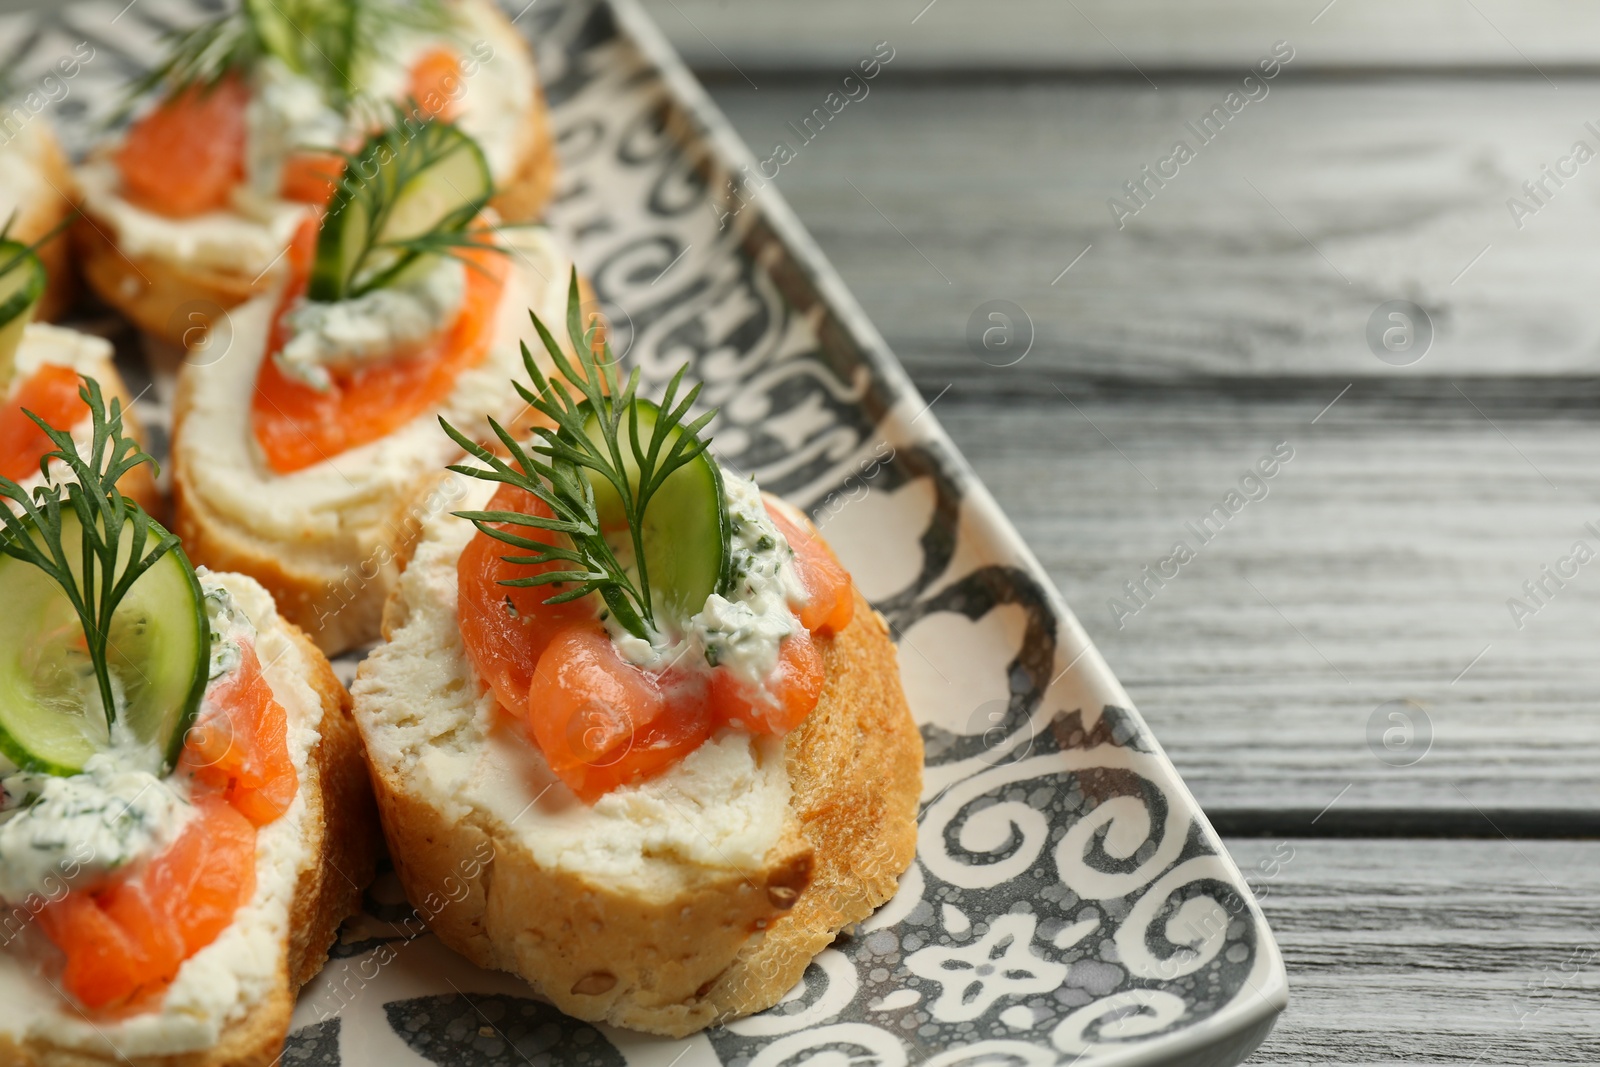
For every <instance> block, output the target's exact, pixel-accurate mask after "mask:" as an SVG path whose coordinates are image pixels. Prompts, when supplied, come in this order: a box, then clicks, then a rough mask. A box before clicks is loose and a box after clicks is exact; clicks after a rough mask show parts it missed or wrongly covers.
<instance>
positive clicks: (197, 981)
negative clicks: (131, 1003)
mask: <svg viewBox="0 0 1600 1067" xmlns="http://www.w3.org/2000/svg"><path fill="white" fill-rule="evenodd" d="M208 581H214V582H216V583H218V584H220V585H221V586H223V587H224V588H225V589H227V591H228V593H229V594H230V595H231V597H232V599H233V602H234V604H235V605H236V606H237V608H238V609H239V610H240V611H241V612H242V613H243V614H244V615H245V616H247V617H248V618H249V619H250V621H251V623H252V624H253V626H254V627H255V629H256V631H257V636H256V653H257V655H258V656H259V657H260V659H261V663H262V664H263V670H264V672H265V675H266V678H267V682H268V684H270V685H271V687H272V694H273V696H274V697H275V698H276V699H277V701H278V703H280V704H282V705H283V707H284V710H285V712H286V713H287V715H288V720H289V731H288V741H289V758H290V760H291V761H292V762H293V763H294V767H295V771H296V772H297V773H298V774H299V776H300V780H301V783H302V788H301V792H300V795H299V796H297V797H296V798H295V801H294V803H293V804H291V805H290V807H289V810H288V812H287V813H285V814H284V815H283V816H282V817H281V818H279V819H278V820H276V821H275V822H273V823H271V824H269V825H267V826H264V827H262V828H261V830H260V831H259V832H258V834H257V836H256V891H255V895H254V896H253V897H252V898H251V900H250V902H249V903H248V904H246V905H245V906H244V907H243V908H240V909H239V911H238V912H237V913H236V914H235V915H234V919H233V923H232V924H231V925H230V926H228V928H227V929H226V930H224V931H223V932H222V933H221V934H220V935H219V936H218V937H217V939H216V940H215V941H213V942H212V943H211V944H210V945H208V946H206V947H205V948H203V949H201V950H200V951H199V952H197V953H195V955H194V956H192V957H190V958H189V959H188V960H187V961H185V963H184V964H183V967H182V969H181V970H180V971H179V972H178V977H177V980H176V981H175V982H174V983H173V984H172V987H171V988H170V989H169V990H168V991H167V995H166V997H165V999H164V1000H163V1001H162V1005H161V1007H160V1008H159V1009H158V1010H154V1011H149V1012H144V1013H142V1014H139V1015H134V1016H131V1017H129V1018H126V1019H103V1020H99V1019H97V1020H93V1021H90V1020H88V1019H85V1018H84V1016H83V1015H82V1014H81V1013H79V1012H78V1011H77V1009H75V1008H73V1007H71V1006H69V1005H68V1004H66V1003H65V1002H64V1001H63V1000H62V999H61V996H60V994H58V993H57V992H56V991H55V990H54V989H52V988H51V986H50V984H49V983H48V982H46V981H44V980H43V979H42V978H41V977H40V976H39V974H38V973H37V971H36V970H35V969H34V966H33V965H32V964H31V963H30V962H28V961H27V960H26V959H25V958H24V957H23V956H22V955H20V954H19V953H18V952H16V951H15V947H16V946H15V943H13V944H12V945H11V947H10V948H8V949H4V950H0V1004H4V1005H5V1008H4V1010H0V1037H4V1038H9V1039H11V1040H13V1041H18V1042H20V1041H24V1040H27V1039H29V1038H37V1039H41V1040H47V1041H50V1042H53V1043H55V1044H59V1045H63V1046H66V1047H68V1048H74V1049H82V1050H85V1051H89V1052H92V1053H94V1054H96V1055H98V1056H101V1057H104V1058H107V1059H119V1058H121V1057H126V1056H161V1055H176V1054H179V1053H184V1052H194V1051H198V1050H201V1049H206V1048H209V1047H211V1046H213V1045H215V1044H216V1043H217V1041H218V1040H219V1038H220V1037H221V1034H222V1032H223V1030H224V1029H225V1028H226V1027H227V1026H228V1025H229V1024H230V1023H232V1022H234V1021H236V1020H238V1019H241V1018H243V1017H244V1016H245V1015H246V1014H247V1013H248V1012H250V1011H251V1010H252V1009H253V1008H255V1007H257V1006H258V1005H259V1004H260V1003H261V1002H262V1001H263V1000H264V998H266V997H267V995H268V994H269V993H270V992H271V990H272V989H273V988H274V986H275V985H276V984H277V983H278V982H279V981H280V972H281V969H282V967H283V954H284V951H285V948H284V946H285V944H286V941H287V938H288V934H289V912H290V907H291V905H292V903H293V900H294V892H295V886H296V884H297V882H298V881H299V878H300V873H301V871H302V870H303V869H304V868H305V866H306V865H307V863H309V862H310V860H311V855H310V851H309V850H310V843H309V842H308V840H307V835H308V834H309V833H311V832H312V827H311V825H310V819H309V813H308V808H307V800H306V794H305V788H304V783H305V781H306V772H307V768H308V766H309V764H310V760H311V753H312V750H313V749H314V748H315V746H316V743H317V739H318V737H319V736H320V729H321V723H322V701H321V698H320V697H319V696H318V695H317V692H316V690H315V689H313V688H312V687H311V684H310V683H309V682H308V681H307V680H306V679H307V677H308V675H309V673H310V669H311V665H310V664H309V663H307V662H306V660H305V657H304V654H303V653H302V652H301V650H300V646H299V645H297V644H295V643H294V641H293V640H292V639H291V638H290V637H289V634H288V631H286V630H285V629H284V628H283V626H282V625H281V623H280V621H279V618H278V615H277V612H276V610H275V609H274V607H273V603H272V598H271V597H270V596H269V595H268V594H267V592H266V590H264V589H262V588H261V586H259V585H257V584H256V583H255V582H254V581H253V580H251V579H249V578H246V577H244V576H242V575H237V574H215V575H211V576H210V577H209V579H208ZM0 920H4V922H5V923H6V924H7V925H6V926H5V929H6V934H5V937H4V939H3V940H8V941H13V942H20V941H22V940H24V939H25V938H22V937H13V935H12V933H11V930H12V925H11V924H17V926H16V928H17V929H25V928H26V927H27V926H28V925H30V924H31V923H32V921H33V919H32V916H31V915H29V914H28V913H27V911H26V909H23V910H22V911H21V912H18V911H17V910H16V909H7V910H6V913H5V914H4V915H3V916H0Z"/></svg>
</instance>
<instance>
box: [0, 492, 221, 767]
mask: <svg viewBox="0 0 1600 1067" xmlns="http://www.w3.org/2000/svg"><path fill="white" fill-rule="evenodd" d="M146 521H148V522H149V524H150V528H151V529H150V536H151V537H152V538H154V537H158V536H160V534H161V528H160V527H159V526H158V525H157V524H156V522H155V520H154V519H147V520H146ZM61 526H62V543H63V544H67V545H73V544H77V543H78V542H79V539H80V538H81V537H82V532H81V527H80V526H79V524H78V520H77V517H76V516H75V515H73V514H72V513H71V512H64V513H63V514H62V517H61ZM132 540H133V528H132V525H131V523H130V524H129V525H128V526H126V527H124V529H123V539H122V544H123V546H124V550H125V551H131V543H132ZM73 570H74V573H77V571H78V568H77V567H76V566H75V567H74V568H73ZM0 589H5V590H6V608H5V611H3V612H0V752H4V753H5V755H6V756H7V757H8V758H9V759H10V760H11V761H12V762H13V763H15V764H16V765H17V766H18V767H20V768H22V769H24V770H31V771H42V772H44V773H47V774H58V775H67V774H77V773H78V772H80V771H82V770H83V765H84V763H85V762H86V761H87V760H88V759H89V757H90V756H92V755H94V754H95V753H96V752H102V751H105V749H106V748H107V747H108V746H109V745H110V743H111V739H110V737H109V736H108V734H107V731H106V719H105V714H104V712H102V711H101V708H100V696H99V689H98V688H97V686H96V683H95V678H94V670H93V668H92V666H91V665H90V662H89V656H88V653H87V652H86V651H84V649H83V647H82V640H83V629H82V627H81V626H80V625H79V623H78V616H77V614H76V613H75V612H74V611H73V609H72V605H71V603H70V602H69V601H68V599H67V595H66V593H65V592H64V591H63V590H62V589H61V587H60V586H58V585H57V584H56V583H55V582H54V581H52V580H51V579H50V577H49V576H48V575H47V574H45V572H44V571H42V570H40V569H39V568H37V567H35V566H33V565H32V564H29V563H24V562H23V561H21V560H18V559H14V558H12V557H11V556H3V555H0ZM209 649H210V633H209V626H208V624H207V622H206V614H205V604H204V601H203V599H202V597H201V593H200V583H199V582H198V581H197V580H196V579H195V574H194V568H193V567H191V566H190V565H189V560H188V558H187V557H186V556H185V555H184V554H183V549H181V548H176V547H175V548H173V549H172V550H171V551H169V552H168V553H167V554H166V555H165V556H162V557H161V559H159V560H157V561H156V564H155V566H153V567H151V568H150V569H149V570H148V571H146V572H145V573H144V574H143V576H141V577H140V578H139V580H138V581H137V582H135V583H134V584H133V588H132V589H130V590H128V595H127V596H126V597H125V598H124V599H123V601H122V603H121V604H119V605H118V606H117V612H116V614H115V615H113V616H112V619H111V636H110V660H111V670H112V675H113V678H114V679H115V682H116V688H118V689H119V690H120V692H121V693H122V694H123V696H124V697H125V699H126V703H125V705H124V707H123V712H122V717H121V722H122V725H123V726H124V727H126V729H127V732H128V734H129V735H130V736H131V737H132V738H133V739H134V740H136V741H138V742H140V743H142V744H147V745H151V746H153V747H154V749H155V750H156V752H157V753H158V754H159V756H160V758H161V760H162V761H163V766H162V768H161V770H162V771H166V770H170V769H171V767H172V766H173V764H175V763H176V762H177V758H178V753H179V751H180V750H181V749H182V747H183V738H184V733H185V732H186V731H187V730H188V728H189V725H190V723H192V722H193V721H194V716H195V713H196V712H197V711H198V710H199V707H200V698H201V696H202V695H203V694H204V693H205V687H206V680H207V677H208V675H209V673H210V671H209V667H210V658H209Z"/></svg>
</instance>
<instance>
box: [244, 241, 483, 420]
mask: <svg viewBox="0 0 1600 1067" xmlns="http://www.w3.org/2000/svg"><path fill="white" fill-rule="evenodd" d="M421 267H422V269H420V270H417V271H415V273H414V276H411V277H406V278H402V279H401V280H400V281H398V282H397V283H396V284H395V285H391V286H384V287H383V288H380V289H374V290H372V291H371V292H369V293H364V294H362V295H361V296H357V297H352V298H350V299H348V300H332V301H321V300H301V301H300V302H299V303H298V304H296V305H295V306H294V307H292V308H290V309H289V312H288V314H287V315H285V317H284V321H285V325H286V326H288V328H289V340H288V341H287V342H285V343H284V346H283V349H282V351H280V352H279V353H278V354H277V355H276V356H275V357H274V358H275V359H276V360H277V361H278V366H279V368H280V369H281V370H282V371H283V372H284V373H285V374H287V375H288V376H290V377H292V378H295V379H298V380H299V381H301V382H304V383H305V384H306V385H309V386H310V387H311V388H313V389H316V390H318V391H319V392H320V391H325V390H327V389H328V388H329V386H330V385H332V378H331V377H330V376H329V373H328V372H329V369H330V368H335V367H339V368H345V367H358V366H361V365H363V364H367V363H375V362H382V361H384V360H388V359H394V358H404V354H405V353H407V352H416V351H418V350H419V349H420V348H421V347H422V345H423V343H424V342H425V341H427V340H428V339H429V338H431V337H434V336H436V335H437V334H439V333H440V332H441V331H443V330H444V329H445V328H446V327H447V326H449V325H450V323H451V322H453V321H454V320H455V317H456V314H457V313H458V312H459V311H460V310H461V301H462V299H463V298H464V297H465V296H466V292H467V278H466V270H467V268H466V267H465V266H464V265H463V264H462V263H461V262H460V261H459V260H457V259H454V258H451V257H449V256H438V257H434V258H433V260H432V263H431V265H430V264H426V263H424V264H422V265H421ZM407 273H408V274H411V273H412V272H411V271H410V270H409V269H408V272H407ZM397 353H399V354H400V355H399V356H397V355H396V354H397Z"/></svg>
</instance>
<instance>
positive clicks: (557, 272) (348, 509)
mask: <svg viewBox="0 0 1600 1067" xmlns="http://www.w3.org/2000/svg"><path fill="white" fill-rule="evenodd" d="M503 233H504V235H505V239H506V241H507V242H508V243H509V244H511V245H512V246H513V248H514V249H515V250H514V251H513V252H512V253H511V256H510V262H511V268H512V269H511V273H510V275H509V277H508V279H507V282H506V287H505V293H504V296H503V297H502V298H501V301H500V306H499V308H498V309H497V310H496V312H495V314H496V322H495V328H494V334H493V336H494V340H493V341H492V342H491V343H490V346H489V352H488V354H487V355H486V356H485V357H484V360H483V362H482V363H480V364H478V365H477V366H476V367H473V368H471V369H469V370H467V371H465V372H463V373H462V374H461V376H460V377H459V378H458V379H457V380H456V385H455V389H454V390H453V391H452V392H451V393H450V395H449V397H448V398H447V399H446V400H445V402H444V403H443V405H441V406H440V408H439V409H437V410H436V411H429V412H426V413H424V414H422V415H419V416H417V417H416V418H415V419H413V420H412V421H411V422H409V423H407V424H406V425H404V426H402V427H401V428H400V429H398V430H396V431H395V432H394V433H392V434H389V435H388V436H387V437H384V438H383V439H382V440H379V441H374V442H372V443H370V444H366V445H362V446H361V447H359V448H353V449H350V450H349V451H348V452H342V453H340V454H339V455H337V456H332V457H330V458H329V459H328V460H326V461H324V462H321V463H317V464H314V465H312V466H310V467H307V468H305V469H303V470H299V471H295V472H293V473H291V474H282V475H280V474H277V473H275V472H273V471H272V470H271V468H269V467H268V466H267V465H266V461H265V459H264V458H263V457H262V455H261V451H260V447H259V446H258V445H257V444H256V439H255V433H254V431H253V430H252V428H251V421H250V405H251V397H252V396H253V394H254V391H255V382H256V375H257V373H258V372H259V370H260V367H261V360H262V359H263V358H264V355H265V351H266V338H267V326H268V322H269V320H270V318H271V316H272V312H273V309H274V307H275V306H276V303H277V298H276V296H275V295H272V294H268V295H265V296H261V297H258V298H256V299H255V300H252V301H250V302H248V303H245V304H242V305H240V306H239V307H238V308H235V309H234V310H233V312H231V316H232V321H233V347H232V349H231V350H230V351H229V352H228V354H227V355H226V356H224V357H223V358H222V359H219V360H217V361H216V362H214V363H211V364H209V365H206V366H190V367H186V368H184V371H183V377H182V380H181V382H180V385H181V390H182V392H183V394H184V396H186V398H187V399H186V400H182V401H180V402H181V403H183V406H184V413H183V418H182V422H181V424H180V426H179V429H178V435H177V442H176V450H177V459H178V461H179V462H180V463H181V464H182V465H183V466H184V468H185V471H186V477H187V478H189V480H190V481H191V483H192V484H193V486H194V489H195V491H196V492H197V493H198V494H199V495H200V496H202V497H203V498H204V499H205V503H206V504H207V505H208V506H209V507H211V508H213V509H215V510H216V511H218V512H220V513H221V514H223V515H224V516H226V517H227V518H229V519H230V520H232V521H234V522H237V523H240V524H243V525H245V526H247V527H248V528H250V529H251V530H253V531H255V532H257V534H258V535H259V536H262V537H266V538H271V539H274V540H280V541H290V542H293V543H294V544H295V546H296V551H298V552H300V553H301V554H302V555H310V556H316V555H318V554H320V555H322V556H325V557H326V560H327V562H328V563H330V564H332V565H334V566H338V565H341V564H343V563H347V562H350V561H351V560H356V561H359V560H360V559H362V558H364V556H365V553H366V552H368V551H370V546H369V545H367V544H366V543H365V541H364V538H366V537H368V536H371V535H372V533H373V531H374V530H375V529H376V527H377V525H378V524H379V523H381V522H382V521H383V520H385V519H387V518H390V517H391V513H392V510H393V508H394V507H395V504H396V503H397V501H398V500H399V499H400V498H401V497H402V496H404V495H405V494H407V493H409V492H410V491H412V490H413V489H415V487H416V485H417V484H418V482H419V480H421V479H423V478H426V477H429V476H431V475H433V474H436V473H437V472H438V471H440V470H441V469H442V468H443V467H444V466H445V465H446V464H448V463H451V462H454V460H455V459H456V457H457V456H459V454H460V449H459V448H457V447H456V445H455V444H454V443H452V442H451V441H450V439H449V438H448V437H446V436H445V435H444V432H443V431H442V430H441V429H440V428H439V421H438V417H439V416H441V415H442V416H443V417H444V418H446V419H448V420H449V421H450V422H451V424H452V425H454V426H457V427H459V428H460V429H461V430H462V431H463V432H465V433H467V434H470V435H473V436H475V437H483V436H486V435H488V433H489V430H488V423H487V417H488V416H491V415H492V416H494V417H495V418H498V419H501V420H507V419H510V418H511V417H512V416H513V415H515V414H516V413H517V412H518V411H520V410H521V408H522V403H521V401H520V400H519V399H518V397H517V396H516V394H515V393H513V392H512V391H511V386H510V381H511V379H512V378H520V377H523V376H524V372H523V369H522V353H521V347H520V345H521V342H522V341H524V340H526V341H528V342H529V343H530V345H531V346H533V347H534V348H535V351H538V348H537V346H538V337H537V335H536V334H535V333H534V330H533V326H532V323H531V322H530V321H529V318H528V310H529V309H530V308H531V309H533V310H534V311H536V312H537V313H538V314H539V315H540V316H541V317H542V318H544V320H545V321H546V322H564V321H565V314H566V293H567V282H568V272H569V271H570V270H571V262H570V261H569V260H568V259H567V258H566V256H565V254H564V253H562V252H561V251H560V249H558V248H557V246H556V245H555V243H554V241H553V240H552V239H551V238H550V236H549V235H548V233H547V232H546V231H544V230H543V229H537V228H520V227H519V228H512V229H507V230H505V231H503Z"/></svg>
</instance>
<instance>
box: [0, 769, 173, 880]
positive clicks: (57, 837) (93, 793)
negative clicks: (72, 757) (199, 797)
mask: <svg viewBox="0 0 1600 1067" xmlns="http://www.w3.org/2000/svg"><path fill="white" fill-rule="evenodd" d="M126 762H127V761H126V760H124V759H122V758H120V757H119V755H118V754H116V753H109V752H108V753H101V754H99V755H95V756H91V757H89V761H88V762H87V763H86V764H85V765H84V771H83V773H82V774H75V775H72V776H71V777H66V778H58V777H54V776H51V775H35V774H27V773H18V774H13V775H11V776H10V777H8V778H6V779H5V783H4V784H5V796H6V802H7V803H8V804H9V803H14V802H15V803H20V804H21V805H22V806H21V807H18V808H16V809H14V810H12V811H9V812H7V813H6V814H4V815H0V820H4V821H0V900H3V901H5V902H6V903H9V904H20V903H22V902H24V901H26V900H27V899H28V898H29V897H33V896H41V897H46V898H51V899H54V898H56V897H59V896H60V894H61V893H62V892H63V891H64V889H65V887H66V886H67V884H68V883H71V882H73V881H77V880H80V879H81V880H85V881H89V880H93V879H94V878H96V877H98V876H102V875H105V874H109V873H110V872H112V871H114V870H116V869H117V868H119V867H122V866H124V865H126V864H128V863H130V862H132V861H133V860H136V859H139V858H140V857H143V856H146V855H149V854H151V853H153V852H156V851H158V850H160V849H161V848H163V847H165V846H166V845H167V844H169V843H170V842H172V841H173V840H175V839H176V838H177V836H178V833H179V832H180V831H181V830H182V828H183V825H184V823H185V822H186V821H187V819H188V816H189V815H190V814H191V812H192V809H191V808H190V806H189V802H188V799H187V798H186V797H185V796H183V795H182V793H181V792H180V790H179V789H178V788H175V787H174V786H173V784H171V783H170V782H168V781H165V780H163V779H161V778H158V777H156V775H154V774H152V773H151V772H150V771H148V770H142V769H131V768H128V767H126V766H125V763H126Z"/></svg>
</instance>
